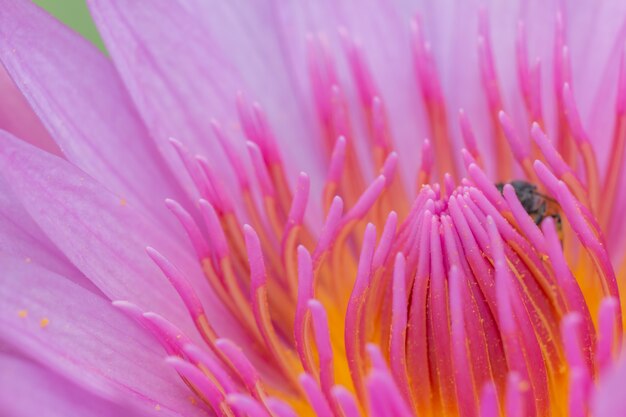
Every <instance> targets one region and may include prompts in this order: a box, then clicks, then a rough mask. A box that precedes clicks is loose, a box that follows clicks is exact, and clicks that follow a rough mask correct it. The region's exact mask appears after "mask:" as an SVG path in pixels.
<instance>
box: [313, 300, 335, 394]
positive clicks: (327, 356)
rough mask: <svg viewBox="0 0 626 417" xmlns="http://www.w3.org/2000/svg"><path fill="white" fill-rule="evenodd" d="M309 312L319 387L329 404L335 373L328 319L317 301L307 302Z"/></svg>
mask: <svg viewBox="0 0 626 417" xmlns="http://www.w3.org/2000/svg"><path fill="white" fill-rule="evenodd" d="M308 307H309V311H310V313H311V318H312V322H313V329H314V333H315V345H316V347H317V352H318V355H319V369H320V372H319V374H320V385H321V387H322V392H323V393H324V395H326V399H327V400H328V401H329V402H331V401H332V396H331V392H330V391H331V388H332V387H333V385H335V371H334V365H333V347H332V344H331V341H330V331H329V329H328V317H327V315H326V310H325V309H324V306H323V305H322V304H321V303H320V302H319V301H317V300H309V302H308Z"/></svg>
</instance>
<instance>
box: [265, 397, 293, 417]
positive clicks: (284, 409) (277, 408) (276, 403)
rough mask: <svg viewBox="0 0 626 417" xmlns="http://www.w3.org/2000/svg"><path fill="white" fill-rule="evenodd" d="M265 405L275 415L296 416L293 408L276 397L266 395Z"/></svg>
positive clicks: (282, 416) (283, 416) (281, 416)
mask: <svg viewBox="0 0 626 417" xmlns="http://www.w3.org/2000/svg"><path fill="white" fill-rule="evenodd" d="M265 405H266V406H267V408H268V409H269V410H270V412H271V413H273V414H274V415H275V416H276V417H298V415H297V414H296V412H295V411H293V408H291V407H290V406H289V405H288V404H286V403H285V402H283V401H281V400H279V399H277V398H273V397H268V398H267V399H266V400H265Z"/></svg>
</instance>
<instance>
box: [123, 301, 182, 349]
mask: <svg viewBox="0 0 626 417" xmlns="http://www.w3.org/2000/svg"><path fill="white" fill-rule="evenodd" d="M112 304H113V305H114V306H115V307H116V308H118V309H120V310H122V311H123V312H124V313H125V314H126V315H127V316H129V317H130V318H132V319H133V320H135V321H137V322H138V323H140V324H141V325H142V326H143V327H145V328H147V329H148V330H149V331H150V332H151V333H152V334H153V335H154V336H155V338H156V339H157V340H158V341H159V343H161V346H163V348H164V349H165V352H167V354H168V355H177V354H180V352H181V350H180V349H179V347H180V345H179V342H178V339H177V337H180V338H182V337H184V335H183V334H182V332H180V330H178V329H176V328H175V327H174V325H172V324H171V323H169V322H168V321H167V320H165V319H164V318H163V317H161V316H159V315H158V314H155V313H144V312H143V311H142V310H141V309H140V308H139V307H137V306H136V305H135V304H133V303H131V302H128V301H120V300H118V301H113V302H112Z"/></svg>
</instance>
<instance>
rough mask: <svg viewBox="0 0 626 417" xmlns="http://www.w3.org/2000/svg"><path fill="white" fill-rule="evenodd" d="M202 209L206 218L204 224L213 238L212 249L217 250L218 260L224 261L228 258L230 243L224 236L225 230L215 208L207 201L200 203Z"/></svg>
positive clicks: (201, 211)
mask: <svg viewBox="0 0 626 417" xmlns="http://www.w3.org/2000/svg"><path fill="white" fill-rule="evenodd" d="M198 204H199V207H200V213H201V214H202V217H203V218H204V223H205V225H206V227H207V231H208V235H209V236H211V247H212V248H213V249H214V250H215V254H216V255H217V257H218V259H224V258H227V257H228V243H227V241H226V236H225V235H224V229H222V225H221V223H220V221H219V218H218V217H217V213H216V212H215V209H214V208H213V206H212V205H211V204H210V203H209V202H208V201H206V200H199V201H198Z"/></svg>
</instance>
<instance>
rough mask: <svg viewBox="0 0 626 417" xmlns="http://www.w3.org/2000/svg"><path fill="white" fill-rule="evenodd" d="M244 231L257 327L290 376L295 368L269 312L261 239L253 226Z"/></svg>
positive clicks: (279, 363) (278, 361)
mask: <svg viewBox="0 0 626 417" xmlns="http://www.w3.org/2000/svg"><path fill="white" fill-rule="evenodd" d="M243 231H244V236H245V241H246V249H247V252H248V262H249V264H250V299H251V300H252V310H253V313H254V318H255V320H256V324H257V328H258V329H259V333H261V336H262V337H263V340H264V341H265V343H266V345H267V348H268V349H269V351H270V352H271V354H272V356H273V357H274V359H275V361H276V363H277V365H278V366H279V367H280V369H281V370H282V371H283V373H284V375H285V377H287V378H289V377H291V376H292V372H293V371H294V370H293V369H292V368H291V366H290V363H289V362H288V358H287V357H286V354H287V351H286V350H285V349H283V346H282V345H281V342H280V340H279V339H278V335H277V334H276V330H275V329H274V324H273V323H272V319H271V317H270V314H269V306H268V300H267V273H266V270H265V261H264V260H263V251H262V250H261V241H260V240H259V236H258V235H257V234H256V232H255V231H254V229H253V228H252V227H251V226H249V225H247V224H246V225H244V227H243ZM290 382H291V381H290Z"/></svg>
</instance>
